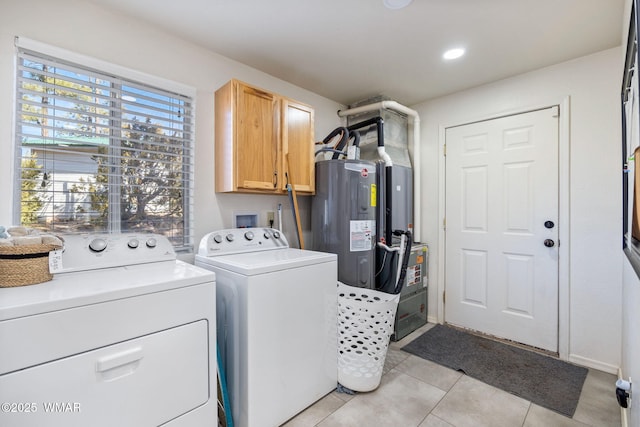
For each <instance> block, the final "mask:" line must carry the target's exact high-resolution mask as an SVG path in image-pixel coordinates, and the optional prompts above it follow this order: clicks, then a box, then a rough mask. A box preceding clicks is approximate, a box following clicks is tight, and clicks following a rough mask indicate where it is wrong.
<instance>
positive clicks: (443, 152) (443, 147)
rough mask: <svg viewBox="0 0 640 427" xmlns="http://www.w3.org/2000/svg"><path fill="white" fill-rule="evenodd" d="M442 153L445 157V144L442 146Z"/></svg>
mask: <svg viewBox="0 0 640 427" xmlns="http://www.w3.org/2000/svg"><path fill="white" fill-rule="evenodd" d="M442 155H443V156H445V157H447V144H444V145H443V146H442Z"/></svg>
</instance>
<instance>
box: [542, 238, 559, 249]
mask: <svg viewBox="0 0 640 427" xmlns="http://www.w3.org/2000/svg"><path fill="white" fill-rule="evenodd" d="M555 244H556V242H554V241H553V240H551V239H544V245H545V246H546V247H548V248H552V247H554V246H555Z"/></svg>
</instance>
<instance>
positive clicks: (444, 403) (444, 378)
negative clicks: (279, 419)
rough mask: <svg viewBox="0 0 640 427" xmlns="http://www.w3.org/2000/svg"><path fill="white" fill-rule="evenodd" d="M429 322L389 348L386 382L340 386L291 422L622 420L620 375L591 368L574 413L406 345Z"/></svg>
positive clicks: (424, 425) (379, 426)
mask: <svg viewBox="0 0 640 427" xmlns="http://www.w3.org/2000/svg"><path fill="white" fill-rule="evenodd" d="M432 326H433V325H426V326H424V327H422V328H420V329H418V330H417V331H415V332H413V333H412V334H410V335H408V336H407V337H405V338H404V339H402V340H400V341H398V342H392V343H391V345H390V347H389V351H388V353H387V359H386V362H385V366H384V374H383V376H382V381H381V383H380V386H379V387H378V388H377V389H376V390H374V391H372V392H369V393H357V394H355V395H348V394H344V393H338V392H337V391H333V392H332V393H330V394H328V395H326V396H325V397H324V398H322V399H321V400H319V401H318V402H316V403H315V404H314V405H312V406H311V407H309V408H307V409H306V410H305V411H303V412H301V413H300V414H298V415H297V416H296V417H294V418H292V419H291V420H289V422H287V423H286V424H285V427H314V426H317V427H341V426H343V427H356V426H357V427H360V426H367V427H368V426H376V427H385V426H389V427H466V426H470V427H481V426H487V427H502V426H504V427H516V426H517V427H538V426H539V427H585V426H591V427H609V426H611V427H614V426H615V427H619V426H620V425H621V421H620V407H619V406H618V403H617V402H616V399H615V396H614V384H615V381H616V377H615V376H614V375H611V374H607V373H603V372H600V371H596V370H593V369H590V370H589V373H588V375H587V379H586V380H585V384H584V386H583V388H582V393H581V395H580V400H579V401H578V407H577V409H576V412H575V414H574V416H573V418H567V417H565V416H562V415H560V414H558V413H556V412H553V411H550V410H548V409H545V408H543V407H541V406H538V405H536V404H533V403H531V402H530V401H528V400H524V399H522V398H520V397H517V396H515V395H512V394H510V393H507V392H505V391H502V390H500V389H497V388H495V387H493V386H490V385H487V384H485V383H483V382H480V381H478V380H475V379H473V378H471V377H468V376H466V375H463V374H462V373H460V372H457V371H454V370H451V369H449V368H445V367H443V366H441V365H438V364H435V363H433V362H429V361H427V360H424V359H421V358H419V357H416V356H413V355H411V354H409V353H406V352H404V351H402V350H401V348H402V347H403V346H405V345H406V344H407V343H409V342H410V341H411V340H413V339H415V338H416V337H417V336H419V335H420V334H422V333H423V332H425V331H426V330H428V329H429V328H430V327H432Z"/></svg>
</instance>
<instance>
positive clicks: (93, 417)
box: [0, 233, 217, 427]
mask: <svg viewBox="0 0 640 427" xmlns="http://www.w3.org/2000/svg"><path fill="white" fill-rule="evenodd" d="M63 237H64V240H65V243H64V251H59V252H55V253H52V254H51V255H50V264H51V265H52V267H53V273H54V277H53V280H51V281H49V282H45V283H40V284H36V285H29V286H21V287H16V288H0V347H1V348H2V350H1V351H0V402H2V405H3V407H2V411H1V412H0V425H1V426H3V427H14V426H15V427H18V426H20V427H36V426H45V425H46V426H54V427H57V426H60V427H62V426H64V427H72V426H77V427H85V426H104V427H113V426H131V427H141V426H148V427H156V426H159V425H163V426H171V427H193V426H205V425H207V426H209V425H211V426H215V425H217V398H216V381H215V378H216V367H217V365H216V360H217V359H216V338H215V274H214V273H212V272H211V271H208V270H204V269H201V268H198V267H195V266H193V265H191V264H187V263H184V262H182V261H179V260H176V254H175V252H174V250H173V247H172V245H171V243H170V242H169V241H168V240H167V239H166V238H165V237H163V236H160V235H150V234H141V233H133V234H100V235H98V234H85V235H66V236H63Z"/></svg>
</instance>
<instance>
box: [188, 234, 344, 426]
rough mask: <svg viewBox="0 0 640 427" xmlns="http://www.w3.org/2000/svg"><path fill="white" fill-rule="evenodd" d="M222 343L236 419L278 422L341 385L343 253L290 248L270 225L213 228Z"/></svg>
mask: <svg viewBox="0 0 640 427" xmlns="http://www.w3.org/2000/svg"><path fill="white" fill-rule="evenodd" d="M195 264H196V265H197V266H201V267H204V268H208V269H211V270H213V271H215V273H216V292H217V316H218V319H217V322H218V347H219V348H220V353H221V355H220V357H221V359H222V366H223V367H224V369H225V373H226V379H227V386H228V390H229V399H230V401H231V407H232V415H233V422H234V425H236V426H239V427H249V426H250V427H261V426H266V427H274V426H278V425H281V424H282V423H284V422H285V421H287V420H288V419H289V418H291V417H293V416H294V415H296V414H297V413H298V412H301V411H302V410H304V409H305V408H307V407H308V406H310V405H311V404H313V403H314V402H315V401H317V400H319V399H320V398H322V397H323V396H325V395H326V394H328V393H330V392H331V391H332V390H334V389H335V387H336V384H337V344H336V343H337V326H336V325H337V257H336V255H335V254H328V253H323V252H314V251H306V250H300V249H294V248H289V245H288V243H287V240H286V239H285V236H284V235H283V234H281V233H279V232H278V231H277V230H274V229H269V228H264V229H263V228H251V229H246V228H245V229H229V230H221V231H216V232H212V233H209V234H207V235H206V236H204V238H203V239H202V241H201V242H200V248H199V250H198V254H197V255H196V260H195Z"/></svg>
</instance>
